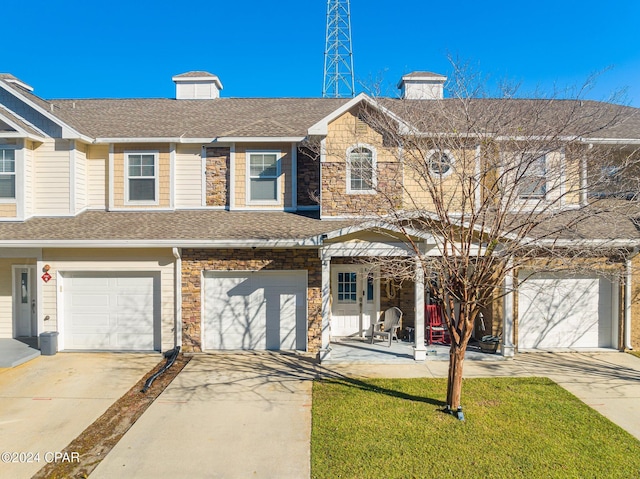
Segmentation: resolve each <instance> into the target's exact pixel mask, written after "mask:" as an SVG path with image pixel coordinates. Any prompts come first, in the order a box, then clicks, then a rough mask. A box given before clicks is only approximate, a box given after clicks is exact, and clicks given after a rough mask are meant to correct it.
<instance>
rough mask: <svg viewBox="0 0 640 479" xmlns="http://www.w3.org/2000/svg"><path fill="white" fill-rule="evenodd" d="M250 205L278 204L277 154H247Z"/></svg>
mask: <svg viewBox="0 0 640 479" xmlns="http://www.w3.org/2000/svg"><path fill="white" fill-rule="evenodd" d="M247 156H248V158H249V160H248V161H247V168H248V170H249V171H248V173H247V177H248V178H249V179H248V183H249V188H248V189H249V202H250V203H266V204H271V203H279V199H280V195H279V185H278V178H279V177H280V161H279V160H278V156H279V152H275V151H272V152H267V151H263V152H247Z"/></svg>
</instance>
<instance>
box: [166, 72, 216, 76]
mask: <svg viewBox="0 0 640 479" xmlns="http://www.w3.org/2000/svg"><path fill="white" fill-rule="evenodd" d="M194 77H211V78H218V77H217V76H216V75H214V74H213V73H209V72H205V71H192V72H186V73H180V74H179V75H174V76H173V78H194Z"/></svg>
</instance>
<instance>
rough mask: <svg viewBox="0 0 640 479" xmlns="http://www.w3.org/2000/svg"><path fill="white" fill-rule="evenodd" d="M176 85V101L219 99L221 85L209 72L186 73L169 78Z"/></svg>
mask: <svg viewBox="0 0 640 479" xmlns="http://www.w3.org/2000/svg"><path fill="white" fill-rule="evenodd" d="M171 79H172V80H173V81H174V83H175V84H176V99H178V100H213V99H214V98H220V90H222V83H221V82H220V79H219V78H218V77H217V76H216V75H214V74H212V73H209V72H187V73H182V74H180V75H176V76H174V77H173V78H171Z"/></svg>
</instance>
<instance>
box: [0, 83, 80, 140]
mask: <svg viewBox="0 0 640 479" xmlns="http://www.w3.org/2000/svg"><path fill="white" fill-rule="evenodd" d="M31 90H33V89H32V88H31V87H30V86H29V85H27V84H26V83H24V82H22V81H20V80H18V79H17V78H15V77H14V76H13V75H11V74H8V73H3V74H0V104H4V105H5V106H7V104H9V105H8V106H7V109H9V108H11V111H13V113H14V114H15V116H18V117H20V118H22V119H23V120H24V121H25V122H28V123H30V124H31V125H32V126H34V127H35V128H37V129H39V130H41V131H42V132H44V133H46V134H47V135H48V136H51V137H54V138H69V139H75V138H79V139H82V140H85V141H91V139H90V138H88V137H86V136H85V135H82V134H81V133H80V132H79V131H77V130H76V129H75V128H73V127H72V126H70V125H68V124H67V123H66V122H64V121H63V120H61V119H60V118H59V117H57V116H56V115H55V114H53V112H52V111H53V107H51V105H50V103H48V102H46V101H45V100H43V99H42V98H40V97H38V96H36V95H34V94H33V93H31ZM16 99H17V100H18V101H15V100H16Z"/></svg>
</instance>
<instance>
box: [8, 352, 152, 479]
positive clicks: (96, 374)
mask: <svg viewBox="0 0 640 479" xmlns="http://www.w3.org/2000/svg"><path fill="white" fill-rule="evenodd" d="M161 359H162V358H161V356H160V355H159V354H113V353H58V354H57V355H55V356H40V357H37V358H36V359H33V360H32V361H29V362H28V363H25V364H22V365H20V366H17V367H14V368H11V369H3V368H0V452H3V453H6V452H9V453H11V452H15V453H26V454H25V455H23V456H22V457H20V456H15V461H16V462H6V458H5V457H4V456H3V461H2V462H0V477H2V478H5V477H7V478H12V479H20V478H29V477H31V476H33V474H35V473H36V472H37V471H38V470H40V468H42V467H43V466H44V465H45V461H46V460H47V459H50V458H51V457H52V456H45V455H46V454H47V453H55V452H59V451H62V450H63V449H64V448H65V447H66V446H67V445H68V444H69V443H70V442H71V441H72V440H73V439H75V438H76V437H77V436H78V435H79V434H80V433H82V431H84V429H85V428H86V427H87V426H89V425H90V424H91V423H93V422H94V421H95V420H96V419H98V418H99V417H100V416H101V415H102V413H104V412H105V411H106V410H107V409H108V408H109V406H111V404H113V403H114V402H115V401H116V400H117V399H118V398H119V397H120V396H122V395H123V394H124V393H125V392H127V391H128V390H129V389H130V388H131V387H132V386H133V385H134V384H135V383H136V382H137V381H138V380H139V379H140V378H142V377H143V376H144V375H145V374H146V373H148V372H149V371H150V370H151V369H152V368H153V367H154V366H155V365H156V364H158V362H160V360H161ZM29 453H31V456H29V455H28V454H29ZM35 453H38V454H39V462H38V461H37V460H36V456H35Z"/></svg>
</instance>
